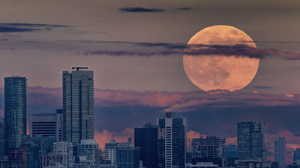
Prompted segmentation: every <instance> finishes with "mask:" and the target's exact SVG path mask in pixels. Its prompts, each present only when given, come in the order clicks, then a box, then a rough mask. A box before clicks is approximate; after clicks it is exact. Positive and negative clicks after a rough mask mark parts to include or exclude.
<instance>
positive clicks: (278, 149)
mask: <svg viewBox="0 0 300 168" xmlns="http://www.w3.org/2000/svg"><path fill="white" fill-rule="evenodd" d="M274 161H275V162H278V163H279V168H285V167H286V140H285V137H279V138H278V139H276V141H275V142H274Z"/></svg>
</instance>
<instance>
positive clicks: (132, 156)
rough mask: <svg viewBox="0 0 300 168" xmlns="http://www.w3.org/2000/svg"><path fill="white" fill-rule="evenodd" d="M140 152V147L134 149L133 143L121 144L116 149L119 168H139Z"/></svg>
mask: <svg viewBox="0 0 300 168" xmlns="http://www.w3.org/2000/svg"><path fill="white" fill-rule="evenodd" d="M140 151H141V149H140V147H134V146H133V145H132V144H131V143H128V142H123V143H120V144H119V146H117V147H116V156H117V157H116V165H117V168H139V164H140Z"/></svg>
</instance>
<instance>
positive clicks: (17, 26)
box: [0, 23, 68, 33]
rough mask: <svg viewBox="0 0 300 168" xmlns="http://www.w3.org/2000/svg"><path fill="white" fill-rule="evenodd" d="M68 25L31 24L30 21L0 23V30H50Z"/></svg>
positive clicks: (8, 31)
mask: <svg viewBox="0 0 300 168" xmlns="http://www.w3.org/2000/svg"><path fill="white" fill-rule="evenodd" d="M60 27H68V26H65V25H51V24H31V23H0V32H2V33H12V32H33V31H39V30H51V29H53V28H60Z"/></svg>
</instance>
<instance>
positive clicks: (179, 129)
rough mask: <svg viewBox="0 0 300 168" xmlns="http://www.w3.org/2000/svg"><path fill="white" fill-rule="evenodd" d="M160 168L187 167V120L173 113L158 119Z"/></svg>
mask: <svg viewBox="0 0 300 168" xmlns="http://www.w3.org/2000/svg"><path fill="white" fill-rule="evenodd" d="M157 123H158V126H159V128H158V144H157V145H158V167H159V168H171V167H178V168H184V167H185V159H186V158H185V157H186V119H185V118H179V117H175V114H173V113H171V112H167V113H166V118H162V119H158V120H157Z"/></svg>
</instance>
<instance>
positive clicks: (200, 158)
mask: <svg viewBox="0 0 300 168" xmlns="http://www.w3.org/2000/svg"><path fill="white" fill-rule="evenodd" d="M225 141H226V139H225V138H219V137H216V136H208V137H206V138H203V137H201V138H196V139H192V146H193V159H192V160H193V163H196V162H213V163H214V164H218V165H219V166H220V167H224V159H225Z"/></svg>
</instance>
